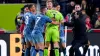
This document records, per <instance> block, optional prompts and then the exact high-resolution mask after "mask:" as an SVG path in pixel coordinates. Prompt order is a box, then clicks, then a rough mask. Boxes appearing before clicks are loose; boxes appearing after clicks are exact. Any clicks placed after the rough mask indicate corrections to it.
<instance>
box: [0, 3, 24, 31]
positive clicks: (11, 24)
mask: <svg viewBox="0 0 100 56" xmlns="http://www.w3.org/2000/svg"><path fill="white" fill-rule="evenodd" d="M21 7H23V4H0V28H3V29H5V30H8V31H13V30H16V27H15V17H16V15H17V13H18V12H20V9H21Z"/></svg>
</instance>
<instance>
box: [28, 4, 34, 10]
mask: <svg viewBox="0 0 100 56" xmlns="http://www.w3.org/2000/svg"><path fill="white" fill-rule="evenodd" d="M33 5H34V6H35V7H36V5H35V4H29V5H28V9H30V8H32V6H33Z"/></svg>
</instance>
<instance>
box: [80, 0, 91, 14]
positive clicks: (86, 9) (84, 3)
mask: <svg viewBox="0 0 100 56" xmlns="http://www.w3.org/2000/svg"><path fill="white" fill-rule="evenodd" d="M81 7H82V10H85V11H86V14H87V15H89V7H88V5H87V3H86V1H85V0H82V3H81Z"/></svg>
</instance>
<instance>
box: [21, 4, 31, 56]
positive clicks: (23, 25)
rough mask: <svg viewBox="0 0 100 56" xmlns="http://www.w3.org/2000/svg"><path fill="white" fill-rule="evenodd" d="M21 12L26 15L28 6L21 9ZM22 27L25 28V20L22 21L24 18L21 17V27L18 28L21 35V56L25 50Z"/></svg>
mask: <svg viewBox="0 0 100 56" xmlns="http://www.w3.org/2000/svg"><path fill="white" fill-rule="evenodd" d="M22 11H23V15H24V14H25V13H26V12H29V10H28V5H25V6H24V7H23V8H22ZM24 27H25V19H24V16H22V19H21V26H20V33H21V37H22V41H21V42H22V56H24V53H25V49H26V43H25V38H24V36H23V30H24Z"/></svg>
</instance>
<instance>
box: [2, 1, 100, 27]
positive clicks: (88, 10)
mask: <svg viewBox="0 0 100 56" xmlns="http://www.w3.org/2000/svg"><path fill="white" fill-rule="evenodd" d="M46 1H47V0H0V3H37V2H39V3H40V4H41V5H42V6H45V3H46ZM49 1H53V2H57V3H59V5H60V9H61V10H60V12H61V13H62V14H63V16H64V17H65V19H66V20H68V21H70V20H71V14H72V13H73V12H74V7H75V4H80V5H81V8H82V13H83V14H84V15H86V17H87V19H86V22H87V24H88V25H89V27H90V28H96V29H97V28H100V9H99V8H100V4H99V2H100V0H49Z"/></svg>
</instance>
